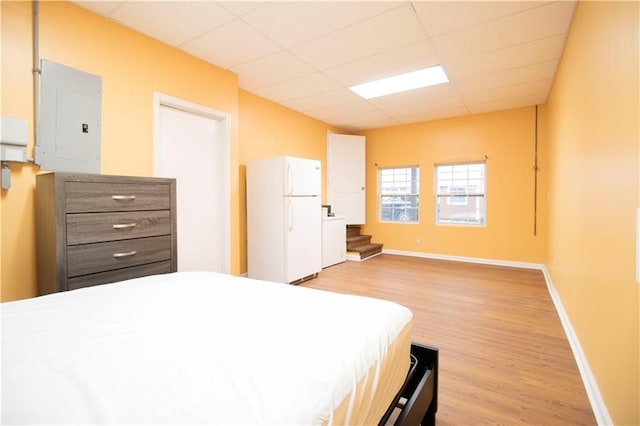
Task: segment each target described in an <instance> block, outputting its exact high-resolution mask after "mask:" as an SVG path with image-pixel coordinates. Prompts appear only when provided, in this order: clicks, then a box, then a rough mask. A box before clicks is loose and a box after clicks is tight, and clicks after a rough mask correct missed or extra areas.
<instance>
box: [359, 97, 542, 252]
mask: <svg viewBox="0 0 640 426" xmlns="http://www.w3.org/2000/svg"><path fill="white" fill-rule="evenodd" d="M535 123H536V117H535V108H534V107H528V108H521V109H515V110H508V111H501V112H494V113H487V114H478V115H472V116H467V117H460V118H452V119H448V120H439V121H432V122H426V123H418V124H411V125H406V126H398V127H389V128H384V129H377V130H371V131H367V132H364V133H362V134H363V135H365V136H366V157H367V158H366V171H367V188H368V189H367V201H366V203H367V206H366V214H367V218H366V220H367V224H366V226H365V227H364V228H363V232H365V233H366V234H371V235H373V241H376V242H380V243H383V244H384V248H385V249H389V250H400V251H406V252H414V253H417V254H425V255H427V254H428V255H434V254H435V255H444V256H455V257H474V258H483V259H492V260H500V261H513V262H530V263H542V261H543V260H544V250H545V248H546V238H545V233H544V232H543V228H544V226H545V224H544V214H543V213H544V209H545V203H544V199H543V197H538V201H537V209H536V210H537V211H536V210H534V203H535V200H534V193H535V191H534V188H535V176H534V171H533V166H534V161H535V128H536V126H535ZM485 158H486V175H487V180H486V209H487V214H486V226H461V225H436V224H435V197H434V165H435V164H439V163H456V162H466V161H484V160H485ZM413 165H417V166H419V167H420V219H419V221H418V223H384V222H381V221H380V220H379V218H378V215H379V214H378V208H379V199H378V191H377V188H378V182H377V175H378V168H382V167H396V166H413ZM540 179H542V178H540ZM538 183H539V184H541V182H540V180H539V182H538ZM538 195H539V194H538ZM534 220H535V221H536V222H537V223H536V227H537V229H536V234H537V235H534Z"/></svg>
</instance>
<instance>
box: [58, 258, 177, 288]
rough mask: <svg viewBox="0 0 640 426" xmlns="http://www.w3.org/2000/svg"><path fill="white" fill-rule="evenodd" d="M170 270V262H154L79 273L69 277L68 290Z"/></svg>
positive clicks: (163, 272)
mask: <svg viewBox="0 0 640 426" xmlns="http://www.w3.org/2000/svg"><path fill="white" fill-rule="evenodd" d="M169 272H171V262H170V261H168V260H167V261H164V262H156V263H149V264H146V265H141V266H132V267H131V268H124V269H116V270H113V271H107V272H99V273H97V274H91V275H81V276H79V277H74V278H69V280H68V281H67V285H68V287H69V288H68V290H75V289H77V288H82V287H90V286H94V285H99V284H107V283H114V282H116V281H123V280H130V279H132V278H138V277H146V276H147V275H156V274H166V273H169Z"/></svg>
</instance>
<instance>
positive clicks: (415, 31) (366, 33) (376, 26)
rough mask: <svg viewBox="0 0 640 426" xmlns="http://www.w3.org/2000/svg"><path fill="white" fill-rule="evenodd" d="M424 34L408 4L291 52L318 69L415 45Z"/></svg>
mask: <svg viewBox="0 0 640 426" xmlns="http://www.w3.org/2000/svg"><path fill="white" fill-rule="evenodd" d="M424 38H425V35H424V32H423V31H422V28H421V27H420V24H419V23H418V20H417V18H416V16H415V13H413V9H411V7H410V6H409V5H408V4H403V5H402V6H400V7H397V8H395V9H392V10H390V11H388V12H385V13H383V14H380V15H377V16H375V17H373V18H371V19H367V20H366V21H362V22H359V23H357V24H355V25H352V26H350V27H347V28H344V29H341V30H338V31H334V32H332V33H330V34H327V35H325V36H322V37H319V38H316V39H314V40H311V41H309V42H307V43H303V44H302V45H299V46H297V47H295V48H293V49H291V52H292V53H293V54H295V55H298V56H299V57H300V58H302V59H303V60H304V61H306V62H307V63H309V64H310V65H312V66H314V67H316V68H317V69H319V70H326V69H328V68H332V67H335V66H338V65H341V64H345V63H347V62H352V61H356V60H358V59H362V58H366V57H367V56H372V55H376V54H379V53H382V52H385V51H387V50H390V49H393V48H397V47H401V46H406V45H408V44H412V43H416V42H418V41H420V40H423V39H424Z"/></svg>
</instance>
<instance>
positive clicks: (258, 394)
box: [1, 272, 412, 424]
mask: <svg viewBox="0 0 640 426" xmlns="http://www.w3.org/2000/svg"><path fill="white" fill-rule="evenodd" d="M1 308H2V407H1V408H2V422H3V423H4V424H20V423H23V424H24V423H59V424H78V423H82V424H87V423H119V424H189V423H200V424H214V423H215V424H322V423H331V422H332V415H333V411H334V410H335V408H336V407H337V406H338V405H339V404H340V403H341V402H342V401H343V400H344V399H345V397H347V396H348V395H349V394H350V392H353V390H354V389H355V387H356V386H357V383H358V382H359V380H360V379H362V378H363V377H364V376H365V375H366V374H367V372H368V371H369V369H370V368H371V367H372V366H374V365H375V364H376V363H379V362H380V360H381V359H382V358H384V356H385V353H386V351H387V348H388V347H389V345H390V344H391V343H392V342H393V341H394V340H395V339H396V337H397V336H398V333H400V331H401V330H402V329H403V328H404V327H405V326H406V325H407V324H408V323H409V322H410V321H411V317H412V315H411V312H410V311H409V310H408V309H407V308H405V307H402V306H400V305H397V304H395V303H391V302H387V301H382V300H377V299H371V298H363V297H356V296H346V295H339V294H335V293H330V292H324V291H319V290H312V289H308V288H303V287H295V286H289V285H283V284H276V283H268V282H264V281H256V280H251V279H248V278H239V277H233V276H230V275H223V274H215V273H210V272H180V273H175V274H167V275H157V276H152V277H145V278H139V279H135V280H129V281H123V282H120V283H115V284H109V285H103V286H97V287H93V288H86V289H80V290H74V291H70V292H65V293H57V294H52V295H48V296H43V297H38V298H34V299H28V300H23V301H17V302H8V303H3V304H2V305H1Z"/></svg>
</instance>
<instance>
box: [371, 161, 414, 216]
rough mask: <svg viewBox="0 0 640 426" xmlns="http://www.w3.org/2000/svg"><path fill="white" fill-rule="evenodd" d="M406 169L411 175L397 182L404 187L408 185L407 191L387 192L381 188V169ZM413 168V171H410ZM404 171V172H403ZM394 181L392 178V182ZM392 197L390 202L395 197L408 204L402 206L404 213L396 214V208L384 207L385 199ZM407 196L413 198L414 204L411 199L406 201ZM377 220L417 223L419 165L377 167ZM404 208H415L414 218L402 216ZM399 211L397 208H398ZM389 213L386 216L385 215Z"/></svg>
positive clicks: (393, 200)
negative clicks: (403, 218) (413, 204)
mask: <svg viewBox="0 0 640 426" xmlns="http://www.w3.org/2000/svg"><path fill="white" fill-rule="evenodd" d="M403 169H408V174H409V175H410V176H411V177H410V178H409V179H405V180H403V181H399V183H403V184H404V186H405V187H409V188H410V190H409V191H405V192H398V191H392V192H387V190H385V189H384V188H383V171H385V170H403ZM411 169H414V171H411ZM405 173H406V172H405ZM413 173H415V178H413V176H412V175H413ZM395 182H396V181H395V180H394V183H395ZM389 198H391V199H392V202H395V199H397V198H401V199H400V200H398V202H402V203H405V202H406V203H409V206H406V207H404V208H403V210H405V211H404V213H402V212H401V213H398V214H396V213H395V212H396V209H395V208H394V207H393V206H392V207H391V210H388V208H385V199H389ZM407 198H414V200H415V206H412V205H411V201H407ZM377 199H378V221H379V222H380V223H403V224H418V223H419V222H420V166H419V165H417V164H412V165H407V166H390V167H378V197H377ZM406 210H415V220H412V219H411V217H410V216H402V215H403V214H404V215H406V214H407V213H406ZM398 211H399V210H398ZM389 214H390V215H391V216H390V217H388V218H385V216H388V215H389ZM399 217H407V219H405V220H402V219H398V218H399Z"/></svg>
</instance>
